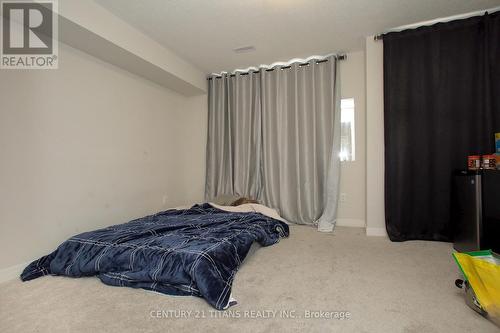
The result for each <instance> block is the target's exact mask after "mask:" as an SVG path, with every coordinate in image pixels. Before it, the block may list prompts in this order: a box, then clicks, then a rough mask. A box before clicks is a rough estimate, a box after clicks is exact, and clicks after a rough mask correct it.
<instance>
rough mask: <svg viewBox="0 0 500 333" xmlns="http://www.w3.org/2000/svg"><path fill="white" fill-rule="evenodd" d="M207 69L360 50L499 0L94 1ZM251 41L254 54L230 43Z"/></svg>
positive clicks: (236, 44) (488, 6) (494, 3)
mask: <svg viewBox="0 0 500 333" xmlns="http://www.w3.org/2000/svg"><path fill="white" fill-rule="evenodd" d="M95 1H96V2H97V3H98V4H100V5H101V6H103V7H105V8H107V9H108V10H110V11H111V12H113V13H114V14H115V15H117V16H118V17H120V18H122V19H123V20H125V21H126V22H128V23H129V24H131V25H132V26H134V27H136V28H137V29H139V30H141V31H142V32H144V33H145V34H147V35H148V36H150V37H151V38H153V39H155V40H156V41H158V42H159V43H161V44H163V45H164V46H166V47H167V48H169V49H171V50H172V51H174V52H176V53H177V54H178V55H180V56H181V57H183V58H184V59H186V60H188V61H190V62H191V63H192V64H193V65H195V66H196V67H198V68H200V69H201V70H203V71H204V72H206V73H211V72H220V71H223V70H226V71H231V70H234V69H236V68H247V67H249V66H257V65H260V64H269V63H273V62H277V61H287V60H289V59H291V58H296V57H299V58H300V57H307V56H311V55H324V54H328V53H332V52H342V51H344V52H348V51H357V50H362V49H363V40H364V37H365V36H369V35H374V34H377V33H380V32H384V31H386V30H388V29H390V28H394V27H398V26H402V25H407V24H411V23H416V22H422V21H427V20H431V19H435V18H439V17H446V16H451V15H458V14H463V13H467V12H471V11H476V10H481V9H488V8H493V7H497V6H499V5H500V0H378V1H375V0H211V1H208V0H148V1H137V0H95ZM249 45H252V46H254V47H255V48H256V50H255V51H253V52H248V53H235V52H234V51H233V49H235V48H239V47H243V46H249Z"/></svg>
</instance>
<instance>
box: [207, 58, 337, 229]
mask: <svg viewBox="0 0 500 333" xmlns="http://www.w3.org/2000/svg"><path fill="white" fill-rule="evenodd" d="M338 77H339V72H338V69H337V60H336V58H335V57H334V56H330V57H328V58H326V59H324V60H322V61H316V60H311V61H309V62H308V63H307V64H304V63H303V64H299V63H293V64H291V65H289V66H281V67H279V66H278V67H275V68H273V69H264V68H261V69H260V71H258V72H253V73H249V74H245V75H244V74H239V73H236V74H234V75H232V76H231V75H226V74H224V75H222V76H221V77H213V78H211V79H210V80H209V120H208V122H209V129H208V143H207V179H206V188H205V196H206V198H207V199H208V200H209V199H211V198H213V197H215V196H217V195H222V194H236V195H245V196H251V197H254V198H257V199H258V200H260V201H262V202H263V203H264V204H266V205H268V206H270V207H273V208H276V209H278V210H279V212H280V214H281V215H282V216H283V217H284V218H286V219H287V220H289V221H290V222H295V223H300V224H319V229H320V230H324V231H329V230H331V229H332V228H333V225H334V221H335V217H336V210H337V197H338V195H337V194H338V183H339V170H340V165H339V157H338V156H339V149H340V94H339V91H340V89H339V88H340V84H339V79H338Z"/></svg>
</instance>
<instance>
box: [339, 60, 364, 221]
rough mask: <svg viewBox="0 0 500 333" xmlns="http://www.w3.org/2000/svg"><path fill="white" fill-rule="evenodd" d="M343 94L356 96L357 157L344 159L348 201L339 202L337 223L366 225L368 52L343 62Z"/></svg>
mask: <svg viewBox="0 0 500 333" xmlns="http://www.w3.org/2000/svg"><path fill="white" fill-rule="evenodd" d="M340 75H341V94H342V98H354V103H355V119H354V125H355V133H356V137H355V143H356V159H355V161H352V162H342V165H341V175H340V193H345V198H346V201H345V202H344V203H342V202H339V211H338V219H337V225H340V226H353V227H364V226H365V207H366V183H365V175H366V158H365V157H366V149H365V143H366V138H365V116H366V112H365V104H366V103H365V92H366V91H365V54H364V52H353V53H349V54H348V55H347V59H346V60H344V61H341V62H340Z"/></svg>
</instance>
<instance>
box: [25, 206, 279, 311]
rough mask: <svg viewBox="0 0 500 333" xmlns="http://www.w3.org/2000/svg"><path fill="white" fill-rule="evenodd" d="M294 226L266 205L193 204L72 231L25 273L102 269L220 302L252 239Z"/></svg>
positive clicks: (137, 283)
mask: <svg viewBox="0 0 500 333" xmlns="http://www.w3.org/2000/svg"><path fill="white" fill-rule="evenodd" d="M288 233H289V230H288V226H287V225H286V224H285V223H283V222H281V221H278V220H275V219H272V218H270V217H267V216H264V215H262V214H260V213H230V212H225V211H222V210H219V209H217V208H214V207H212V206H210V205H209V204H203V205H195V206H193V207H191V208H190V209H186V210H167V211H165V212H161V213H158V214H155V215H151V216H147V217H143V218H140V219H137V220H133V221H131V222H128V223H125V224H120V225H115V226H111V227H107V228H104V229H99V230H96V231H91V232H85V233H82V234H79V235H77V236H74V237H71V238H70V239H68V240H67V241H65V242H64V243H62V244H61V245H60V246H59V247H58V248H57V249H56V250H55V251H54V252H52V253H51V254H49V255H47V256H44V257H42V258H40V259H38V260H36V261H34V262H32V263H31V264H30V265H29V266H28V267H26V269H25V270H24V271H23V273H22V274H21V279H22V280H23V281H27V280H32V279H35V278H37V277H40V276H43V275H47V274H52V275H64V276H71V277H81V276H93V275H96V276H98V277H99V278H100V279H101V281H102V282H104V283H106V284H109V285H113V286H127V287H134V288H144V289H148V290H154V291H157V292H160V293H164V294H171V295H195V296H201V297H204V298H205V299H206V300H207V301H208V302H209V303H210V304H211V305H212V306H213V307H215V308H216V309H219V310H221V309H224V308H226V307H227V306H229V298H230V295H231V286H232V282H233V279H234V275H235V274H236V272H237V270H238V267H239V266H240V264H241V262H242V261H243V259H245V257H246V255H247V253H248V251H249V249H250V246H251V245H252V243H253V242H258V243H259V244H261V245H263V246H268V245H272V244H275V243H277V242H278V241H279V240H280V237H287V236H288Z"/></svg>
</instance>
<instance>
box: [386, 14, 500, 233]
mask: <svg viewBox="0 0 500 333" xmlns="http://www.w3.org/2000/svg"><path fill="white" fill-rule="evenodd" d="M499 13H500V12H496V13H493V14H486V15H484V16H478V17H472V18H468V19H464V20H457V21H452V22H447V23H438V24H435V25H433V26H429V27H421V28H417V29H413V30H406V31H402V32H396V33H388V34H386V35H384V38H383V40H384V124H385V129H384V130H385V213H386V228H387V232H388V234H389V237H390V239H391V240H392V241H405V240H412V239H421V240H438V241H451V240H452V237H453V223H452V221H451V219H450V215H451V214H450V213H451V207H450V205H451V185H452V173H453V172H454V170H457V169H465V168H466V166H467V156H468V155H479V154H489V153H493V152H494V151H495V147H494V133H495V132H500V15H499Z"/></svg>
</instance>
